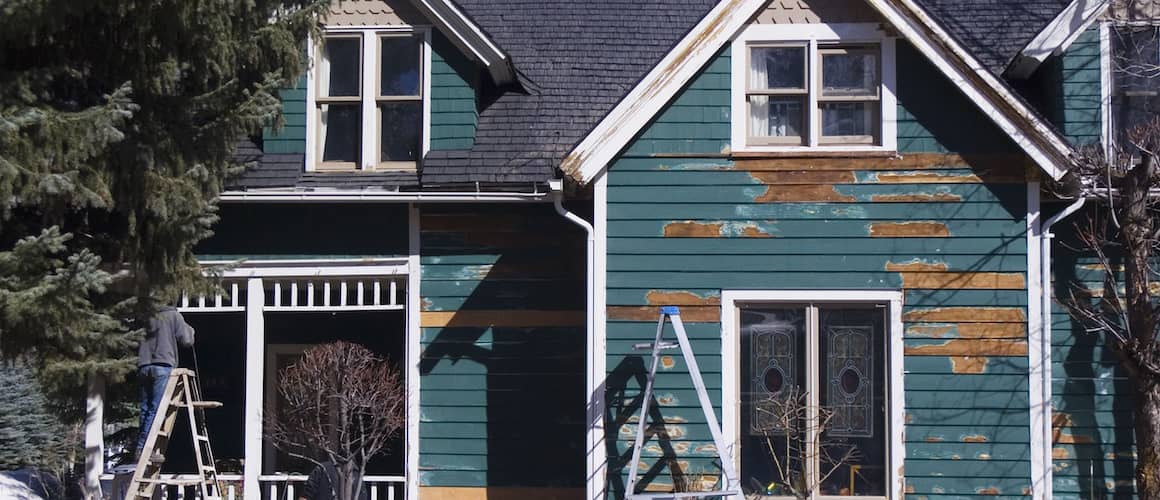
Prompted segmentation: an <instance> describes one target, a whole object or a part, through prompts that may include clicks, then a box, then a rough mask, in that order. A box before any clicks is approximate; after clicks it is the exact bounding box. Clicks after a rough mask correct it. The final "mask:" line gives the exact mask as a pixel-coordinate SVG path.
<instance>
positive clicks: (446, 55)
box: [430, 31, 479, 150]
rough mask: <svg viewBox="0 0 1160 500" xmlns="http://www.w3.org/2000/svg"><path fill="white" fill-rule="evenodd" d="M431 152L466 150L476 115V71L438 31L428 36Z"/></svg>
mask: <svg viewBox="0 0 1160 500" xmlns="http://www.w3.org/2000/svg"><path fill="white" fill-rule="evenodd" d="M432 38H433V39H432V43H431V48H432V53H431V96H430V98H431V149H432V150H440V149H469V148H471V144H472V143H473V142H474V141H475V126H476V123H477V122H478V120H479V113H478V112H477V111H476V105H475V88H474V85H475V82H476V78H477V73H478V71H479V68H477V67H476V66H475V64H474V63H472V62H471V61H470V60H468V59H467V57H466V56H464V55H463V53H461V52H460V51H459V49H457V48H455V46H454V45H452V44H451V42H450V41H449V40H447V37H446V36H444V35H443V34H442V33H440V32H438V31H434V32H433V33H432Z"/></svg>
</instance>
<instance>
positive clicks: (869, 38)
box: [732, 25, 895, 152]
mask: <svg viewBox="0 0 1160 500" xmlns="http://www.w3.org/2000/svg"><path fill="white" fill-rule="evenodd" d="M732 56H733V140H732V144H733V151H735V152H763V151H768V152H777V151H800V150H817V151H825V150H843V151H845V150H860V149H861V150H893V149H894V143H895V137H894V128H895V127H894V114H895V110H894V94H893V88H894V43H893V40H892V39H889V38H886V37H885V36H884V35H883V34H882V32H881V31H879V30H877V29H876V26H873V25H834V26H827V25H753V26H751V27H750V28H748V29H746V30H745V32H743V33H742V35H741V36H739V37H738V39H736V40H734V42H733V51H732Z"/></svg>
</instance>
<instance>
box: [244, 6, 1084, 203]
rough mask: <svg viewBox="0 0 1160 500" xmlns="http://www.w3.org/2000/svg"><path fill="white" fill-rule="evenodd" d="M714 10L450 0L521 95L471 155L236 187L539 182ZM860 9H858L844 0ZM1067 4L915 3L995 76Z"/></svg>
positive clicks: (505, 106)
mask: <svg viewBox="0 0 1160 500" xmlns="http://www.w3.org/2000/svg"><path fill="white" fill-rule="evenodd" d="M717 1H718V0H589V1H576V0H455V2H456V3H457V4H458V5H459V6H460V8H461V9H462V10H463V11H464V12H465V13H467V15H468V16H469V17H471V18H472V20H473V21H474V22H475V23H476V24H478V25H479V26H480V27H481V28H482V29H483V30H484V32H486V33H487V35H488V36H489V37H491V39H492V40H494V41H495V42H496V43H497V44H498V45H499V46H500V47H502V48H503V49H504V50H505V51H506V52H507V53H508V54H509V55H510V56H511V59H512V63H513V65H514V66H515V68H516V71H517V73H518V75H519V77H520V82H521V84H522V87H523V89H514V88H513V89H506V91H505V92H504V93H502V94H501V95H499V96H498V97H497V98H496V99H495V100H494V102H491V103H490V104H488V105H487V106H486V107H485V109H483V110H482V111H481V112H480V114H479V121H478V126H477V129H476V137H475V143H474V145H473V146H472V147H471V149H468V150H452V151H431V152H430V153H428V155H427V157H426V158H425V159H424V162H423V168H422V172H421V177H418V176H416V175H415V174H407V173H403V174H400V173H365V174H364V173H346V174H334V173H326V174H320V173H306V172H304V169H303V156H302V155H301V154H265V155H262V154H260V152H259V151H257V148H256V147H253V145H252V144H249V145H248V146H246V145H245V144H244V143H243V148H242V149H240V150H239V155H243V154H248V155H250V156H251V157H252V160H253V163H254V166H253V167H252V168H250V169H248V170H247V172H246V173H245V174H244V175H243V176H241V177H240V178H239V179H237V180H236V181H235V183H234V185H233V186H231V187H233V188H242V189H255V188H276V187H297V188H347V189H354V188H364V187H372V188H373V187H380V188H387V189H392V188H404V189H408V188H415V187H417V186H419V185H420V184H421V186H422V187H423V188H424V189H438V188H439V187H440V186H450V185H456V184H472V183H483V184H525V183H540V182H544V181H547V180H549V179H551V178H554V177H555V176H556V167H557V166H558V165H559V164H560V161H561V160H562V159H563V157H564V156H565V155H566V154H567V153H568V152H569V151H570V150H571V149H572V147H573V146H575V144H577V143H578V142H579V141H580V140H581V139H583V137H584V135H585V134H587V133H588V132H589V131H590V130H592V128H593V127H595V126H596V124H597V122H599V121H600V119H601V118H603V117H604V116H605V115H607V114H608V113H609V111H611V110H612V108H613V107H614V106H615V105H616V104H617V103H618V102H619V101H620V100H621V99H622V98H623V97H624V95H626V94H627V93H628V92H629V90H631V89H632V88H633V87H634V86H635V85H636V83H637V82H638V81H640V79H641V78H642V77H643V76H644V75H645V74H646V73H647V72H648V71H649V70H650V69H651V68H652V67H653V66H655V65H656V63H657V62H658V61H660V59H661V58H662V57H663V56H664V55H665V54H666V53H668V51H669V50H671V49H672V47H673V46H675V45H676V43H677V42H678V41H679V40H680V39H681V38H683V37H684V35H685V34H686V33H688V31H689V30H690V29H692V27H693V26H694V25H696V24H697V22H698V21H699V20H700V19H701V18H702V17H704V15H705V14H706V13H708V11H709V10H710V9H712V8H713V6H714V5H715V4H716V3H717ZM851 1H858V0H851ZM1069 1H1070V0H918V2H919V4H920V5H921V6H922V7H923V8H924V9H925V10H927V11H928V12H929V13H930V14H931V15H932V16H933V17H935V18H936V19H937V20H938V21H939V22H940V23H941V24H942V25H943V26H944V27H945V28H946V30H947V31H948V32H950V33H951V35H952V36H954V37H956V38H957V39H958V40H959V41H960V42H961V43H962V45H963V46H964V47H965V48H966V49H967V50H968V51H970V52H972V53H973V54H974V55H975V56H976V57H977V58H979V60H980V62H982V63H983V64H984V65H985V66H986V67H987V68H988V69H990V70H991V71H993V72H994V73H996V74H1001V73H1002V72H1003V70H1004V69H1005V68H1006V67H1007V65H1008V64H1009V63H1010V61H1011V60H1012V59H1013V58H1014V56H1015V55H1016V54H1017V53H1018V52H1019V51H1020V50H1021V49H1022V48H1023V47H1024V46H1025V45H1026V44H1027V43H1028V42H1029V41H1030V40H1031V39H1032V38H1034V37H1035V35H1036V34H1037V33H1039V31H1041V30H1042V29H1043V28H1044V27H1045V26H1046V25H1047V24H1048V23H1049V22H1050V21H1051V20H1052V19H1053V18H1054V17H1055V16H1056V15H1057V14H1058V13H1059V11H1060V10H1062V9H1063V7H1064V6H1066V5H1067V4H1068V3H1069Z"/></svg>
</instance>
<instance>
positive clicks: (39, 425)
mask: <svg viewBox="0 0 1160 500" xmlns="http://www.w3.org/2000/svg"><path fill="white" fill-rule="evenodd" d="M0 394H3V395H4V397H3V398H0V443H3V446H0V470H13V469H20V468H25V467H35V468H38V469H45V470H50V471H54V470H59V466H60V465H61V464H60V456H61V454H62V453H61V452H62V450H63V449H64V446H65V444H64V441H65V439H64V436H65V429H64V426H63V425H61V422H60V420H58V419H57V417H56V415H54V414H53V413H52V411H50V410H49V407H48V403H47V401H46V400H45V397H44V394H43V393H42V392H41V390H40V387H38V386H37V382H36V378H35V377H34V374H33V373H32V371H31V370H29V369H28V368H27V367H26V366H24V365H23V364H20V363H0Z"/></svg>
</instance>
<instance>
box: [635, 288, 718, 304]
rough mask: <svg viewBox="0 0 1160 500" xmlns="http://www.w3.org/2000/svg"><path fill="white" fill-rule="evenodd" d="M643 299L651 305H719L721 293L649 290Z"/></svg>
mask: <svg viewBox="0 0 1160 500" xmlns="http://www.w3.org/2000/svg"><path fill="white" fill-rule="evenodd" d="M644 299H645V301H647V302H648V304H649V305H653V306H719V305H721V294H720V293H718V292H710V293H709V294H707V295H703V296H702V295H697V294H695V293H693V292H686V291H683V290H649V291H648V293H646V294H645V296H644Z"/></svg>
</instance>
